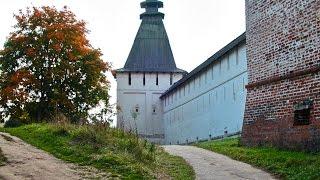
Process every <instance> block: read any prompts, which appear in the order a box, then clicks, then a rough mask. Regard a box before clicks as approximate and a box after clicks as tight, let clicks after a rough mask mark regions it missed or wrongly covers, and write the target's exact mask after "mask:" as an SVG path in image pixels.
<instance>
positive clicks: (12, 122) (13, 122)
mask: <svg viewBox="0 0 320 180" xmlns="http://www.w3.org/2000/svg"><path fill="white" fill-rule="evenodd" d="M21 125H22V123H21V122H20V121H19V120H16V119H9V120H8V121H6V122H5V123H4V126H3V127H5V128H15V127H19V126H21Z"/></svg>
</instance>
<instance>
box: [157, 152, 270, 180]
mask: <svg viewBox="0 0 320 180" xmlns="http://www.w3.org/2000/svg"><path fill="white" fill-rule="evenodd" d="M163 147H164V149H165V150H166V151H167V152H169V153H170V154H172V155H175V156H181V157H183V158H184V159H185V160H186V161H187V162H188V163H189V164H190V165H191V166H192V167H193V169H194V170H195V173H196V179H200V180H211V179H212V180H222V179H223V180H224V179H225V180H231V179H232V180H234V179H241V180H242V179H253V180H269V179H274V178H273V177H272V176H271V175H269V174H268V173H266V172H264V171H262V170H259V169H256V168H254V167H252V166H251V165H248V164H245V163H242V162H239V161H235V160H232V159H230V158H228V157H226V156H223V155H220V154H217V153H214V152H211V151H208V150H204V149H200V148H197V147H193V146H163Z"/></svg>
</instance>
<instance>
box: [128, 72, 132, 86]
mask: <svg viewBox="0 0 320 180" xmlns="http://www.w3.org/2000/svg"><path fill="white" fill-rule="evenodd" d="M128 80H129V86H131V73H129V79H128Z"/></svg>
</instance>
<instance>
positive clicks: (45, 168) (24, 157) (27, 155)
mask: <svg viewBox="0 0 320 180" xmlns="http://www.w3.org/2000/svg"><path fill="white" fill-rule="evenodd" d="M0 147H1V149H2V151H3V154H4V155H5V156H6V157H7V159H8V161H7V163H6V165H5V166H1V167H0V179H4V180H24V179H32V180H43V179H46V180H61V179H70V180H74V179H92V178H97V179H107V177H108V176H110V174H107V173H104V172H100V171H98V170H97V169H94V168H89V167H80V166H76V165H73V164H69V163H65V162H63V161H61V160H59V159H57V158H55V157H53V156H52V155H49V154H48V153H46V152H44V151H42V150H39V149H37V148H35V147H33V146H31V145H28V144H26V143H24V142H23V141H22V140H20V139H18V138H16V137H13V136H10V135H9V134H6V133H1V132H0Z"/></svg>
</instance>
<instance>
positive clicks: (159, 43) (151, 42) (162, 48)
mask: <svg viewBox="0 0 320 180" xmlns="http://www.w3.org/2000/svg"><path fill="white" fill-rule="evenodd" d="M141 7H142V8H145V9H146V12H144V13H143V14H141V15H140V18H141V19H142V22H141V25H140V28H139V31H138V33H137V35H136V38H135V40H134V43H133V46H132V49H131V51H130V54H129V57H128V59H127V62H126V64H125V66H124V68H122V69H118V70H117V72H181V73H186V71H184V70H181V69H178V68H177V67H176V64H175V61H174V57H173V53H172V50H171V47H170V42H169V38H168V35H167V32H166V30H165V27H164V24H163V21H162V19H163V18H164V14H163V13H161V12H159V11H158V8H161V7H163V3H162V2H161V1H158V0H147V1H144V2H142V3H141Z"/></svg>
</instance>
